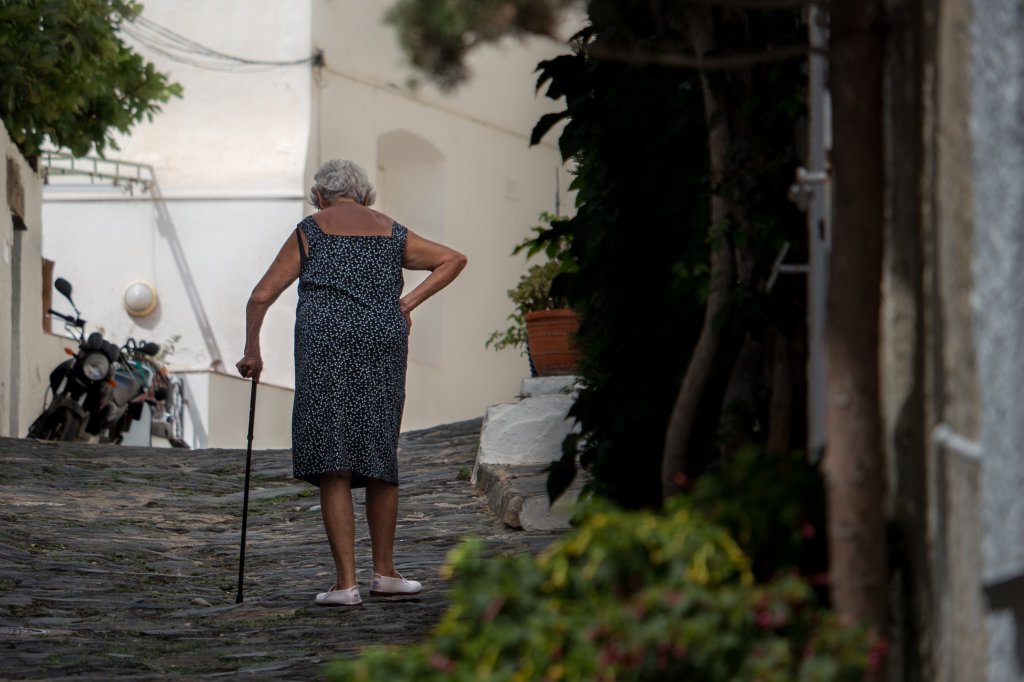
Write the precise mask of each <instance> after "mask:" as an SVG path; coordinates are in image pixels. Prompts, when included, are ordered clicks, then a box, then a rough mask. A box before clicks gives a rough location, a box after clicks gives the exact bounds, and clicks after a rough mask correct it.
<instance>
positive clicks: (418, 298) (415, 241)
mask: <svg viewBox="0 0 1024 682" xmlns="http://www.w3.org/2000/svg"><path fill="white" fill-rule="evenodd" d="M468 261H469V259H468V258H466V257H465V256H464V255H462V254H461V253H459V252H458V251H456V250H455V249H451V248H448V247H447V246H445V245H443V244H438V243H437V242H432V241H430V240H429V239H424V238H423V237H421V236H419V235H418V234H416V233H415V232H413V231H412V230H409V231H408V236H407V237H406V241H405V256H404V258H403V259H402V267H404V268H405V269H407V270H430V275H428V276H427V278H426V279H425V280H423V281H422V282H420V284H419V286H417V287H416V288H415V289H413V290H412V291H410V292H409V293H408V294H406V295H405V296H403V297H402V299H401V300H400V301H399V302H398V303H399V306H400V307H401V309H402V314H403V315H405V319H406V322H408V323H409V328H410V329H411V328H412V318H411V316H410V313H411V312H412V311H413V310H414V309H416V308H417V307H418V306H419V305H420V304H421V303H423V302H424V301H426V300H427V299H428V298H430V297H431V296H433V295H434V294H436V293H437V292H439V291H441V289H444V288H445V287H446V286H448V285H449V284H451V283H452V280H454V279H455V278H456V277H458V275H459V273H460V272H462V269H463V268H464V267H466V263H467V262H468Z"/></svg>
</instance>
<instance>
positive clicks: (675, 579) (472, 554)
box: [329, 502, 871, 682]
mask: <svg viewBox="0 0 1024 682" xmlns="http://www.w3.org/2000/svg"><path fill="white" fill-rule="evenodd" d="M446 571H448V577H453V578H454V580H455V583H454V586H453V589H452V593H451V600H452V605H451V607H450V608H449V610H448V612H447V613H446V614H445V615H444V617H443V618H442V620H441V622H440V623H439V624H438V626H437V628H436V629H435V631H434V633H433V634H432V635H431V637H430V638H429V639H428V640H427V641H425V642H423V643H422V644H418V645H414V646H409V647H393V646H392V647H371V648H368V649H366V650H365V651H364V652H363V654H362V656H361V657H360V658H359V659H356V660H351V661H339V662H336V663H334V664H332V666H331V668H330V670H329V678H330V679H332V680H416V681H417V682H427V681H430V680H509V681H513V680H700V681H701V682H715V681H718V680H722V681H725V680H730V681H734V680H759V681H763V682H775V681H778V682H791V681H793V680H801V681H808V682H809V681H812V680H813V681H816V682H819V681H820V682H824V681H845V680H850V681H851V682H852V681H854V680H858V681H859V680H861V679H863V676H864V671H865V668H866V666H867V661H868V657H869V650H870V646H871V640H870V638H869V636H868V635H867V634H866V633H865V632H864V631H863V630H862V629H859V628H842V627H840V626H839V625H838V623H837V622H836V620H835V618H834V616H833V615H832V614H831V613H830V612H828V611H826V610H824V609H822V608H821V607H820V606H819V605H818V604H817V603H816V602H815V600H814V597H813V595H812V593H811V590H810V588H809V587H808V586H807V584H806V583H805V582H803V581H802V580H800V579H799V578H797V577H795V576H786V577H782V578H779V579H776V580H774V581H772V582H771V583H768V584H766V585H756V584H754V581H753V576H752V573H751V570H750V565H749V561H748V559H747V558H746V556H745V555H744V554H743V553H742V551H741V550H740V549H739V547H738V546H737V545H736V543H735V542H734V541H733V540H732V539H731V538H730V537H729V535H728V534H727V533H726V532H725V531H724V530H722V529H721V528H719V527H718V526H715V525H712V524H710V523H708V522H707V521H706V520H704V519H703V518H702V517H701V516H700V515H698V514H697V513H696V512H694V511H692V510H690V509H687V508H685V507H683V506H682V505H681V504H678V503H676V502H672V503H671V504H670V505H669V507H668V509H667V510H666V512H665V513H664V515H661V516H658V515H655V514H653V513H649V512H623V511H619V510H616V509H613V508H611V507H610V506H608V505H607V503H594V502H592V503H590V504H589V505H588V506H587V507H585V511H584V512H583V513H582V515H581V517H580V523H579V526H578V527H577V528H576V529H575V530H573V531H572V532H570V533H569V534H567V536H566V537H565V538H564V539H562V540H560V541H558V542H556V543H554V544H553V545H552V547H551V548H549V549H548V550H547V551H545V552H544V553H543V554H542V555H541V556H540V557H538V558H534V557H532V556H529V555H517V556H506V557H498V558H488V557H485V556H484V551H483V546H482V544H481V543H480V542H479V541H476V540H469V541H466V542H464V543H463V544H462V545H461V546H460V547H458V548H457V549H456V550H455V551H454V552H453V553H452V556H451V558H450V561H449V563H448V565H447V567H446Z"/></svg>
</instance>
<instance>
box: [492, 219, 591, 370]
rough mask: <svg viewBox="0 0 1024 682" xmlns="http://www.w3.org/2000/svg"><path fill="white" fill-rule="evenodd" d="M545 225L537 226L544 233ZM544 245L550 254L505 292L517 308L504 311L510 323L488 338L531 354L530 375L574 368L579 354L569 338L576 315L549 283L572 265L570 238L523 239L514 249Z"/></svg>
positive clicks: (498, 347)
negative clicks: (544, 242)
mask: <svg viewBox="0 0 1024 682" xmlns="http://www.w3.org/2000/svg"><path fill="white" fill-rule="evenodd" d="M541 219H542V220H544V221H545V222H548V223H550V222H551V221H552V220H553V219H554V216H552V215H550V214H547V213H544V214H541ZM546 229H547V228H544V227H536V228H534V231H535V232H538V233H542V232H544V231H545V230H546ZM541 248H544V250H545V253H546V255H547V256H548V260H547V261H546V262H544V263H541V264H537V265H533V266H531V267H530V268H529V269H527V271H526V272H525V273H524V274H523V276H522V277H520V278H519V282H518V283H517V284H516V286H515V287H514V288H512V289H509V291H508V297H509V299H510V300H511V301H512V303H513V304H514V306H515V310H514V311H513V312H512V314H511V315H509V316H508V319H509V321H510V322H511V324H510V325H509V327H508V328H507V329H505V330H503V331H496V332H494V333H493V334H491V336H490V338H489V339H488V340H487V343H486V345H487V347H488V348H493V349H494V350H501V349H503V348H509V347H511V348H520V349H522V350H523V352H524V353H526V354H527V355H528V357H529V359H530V368H531V371H532V373H533V374H534V376H554V375H558V374H572V373H573V370H574V368H575V366H576V363H577V361H578V360H579V353H578V352H577V350H576V348H575V347H574V344H573V335H574V334H575V333H576V330H577V329H578V328H579V317H578V316H577V315H576V312H575V311H573V310H572V309H571V308H569V305H568V302H567V301H566V300H565V298H563V297H560V296H555V295H552V293H551V285H552V283H553V282H554V279H555V277H556V276H557V275H558V274H559V273H562V272H568V271H571V270H572V268H573V261H572V256H571V255H570V254H569V240H568V238H567V237H562V238H561V239H559V240H558V242H557V243H548V244H547V246H545V247H541V246H539V245H538V244H537V241H536V240H535V239H527V240H526V241H524V242H523V243H522V244H520V245H519V246H517V247H516V248H515V250H514V251H513V252H512V253H513V254H517V253H519V252H520V251H522V250H523V249H529V250H528V253H527V258H529V257H531V256H533V255H534V254H535V253H537V252H538V251H540V250H541Z"/></svg>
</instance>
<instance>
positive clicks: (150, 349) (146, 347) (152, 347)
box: [142, 341, 160, 355]
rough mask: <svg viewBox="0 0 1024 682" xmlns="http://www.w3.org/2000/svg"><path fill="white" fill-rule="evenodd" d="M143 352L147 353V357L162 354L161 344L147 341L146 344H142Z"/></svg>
mask: <svg viewBox="0 0 1024 682" xmlns="http://www.w3.org/2000/svg"><path fill="white" fill-rule="evenodd" d="M142 352H143V353H145V354H146V355H156V354H157V353H159V352H160V344H159V343H153V342H152V341H147V342H146V343H144V344H142Z"/></svg>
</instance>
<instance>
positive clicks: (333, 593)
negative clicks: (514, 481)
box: [316, 585, 363, 606]
mask: <svg viewBox="0 0 1024 682" xmlns="http://www.w3.org/2000/svg"><path fill="white" fill-rule="evenodd" d="M316 603H317V604H319V605H320V606H355V605H357V604H362V603H363V600H362V598H361V597H360V596H359V586H358V585H356V586H355V587H350V588H348V589H346V590H335V589H333V588H331V589H330V590H328V591H327V592H321V593H320V594H318V595H316Z"/></svg>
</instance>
